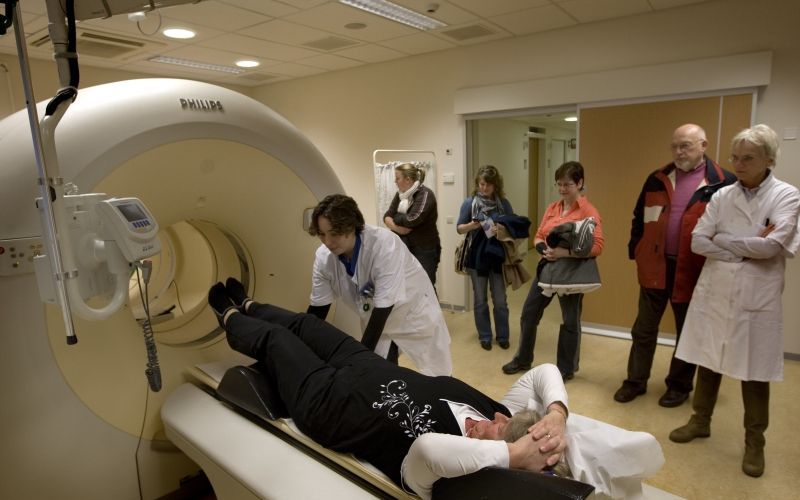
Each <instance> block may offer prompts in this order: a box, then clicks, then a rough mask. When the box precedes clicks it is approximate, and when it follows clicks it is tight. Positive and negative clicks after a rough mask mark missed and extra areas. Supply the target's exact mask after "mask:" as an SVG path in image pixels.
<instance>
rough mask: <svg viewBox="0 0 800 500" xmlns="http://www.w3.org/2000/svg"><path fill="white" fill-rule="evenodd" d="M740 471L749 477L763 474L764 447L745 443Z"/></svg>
mask: <svg viewBox="0 0 800 500" xmlns="http://www.w3.org/2000/svg"><path fill="white" fill-rule="evenodd" d="M742 471H743V472H744V473H745V474H747V475H748V476H751V477H761V475H762V474H764V447H763V446H749V445H745V449H744V458H743V459H742Z"/></svg>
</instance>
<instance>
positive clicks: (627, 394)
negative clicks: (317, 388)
mask: <svg viewBox="0 0 800 500" xmlns="http://www.w3.org/2000/svg"><path fill="white" fill-rule="evenodd" d="M646 392H647V388H646V387H635V386H632V385H626V384H622V387H620V388H619V389H617V392H615V393H614V401H617V402H619V403H628V402H630V401H633V400H634V399H636V396H641V395H642V394H644V393H646Z"/></svg>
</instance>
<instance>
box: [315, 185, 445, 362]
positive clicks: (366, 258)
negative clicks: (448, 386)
mask: <svg viewBox="0 0 800 500" xmlns="http://www.w3.org/2000/svg"><path fill="white" fill-rule="evenodd" d="M309 233H310V234H312V235H314V236H318V237H319V239H320V240H321V241H322V245H320V247H319V248H318V249H317V252H316V257H315V259H314V269H313V272H312V277H311V299H310V305H309V308H308V312H309V313H311V314H315V315H317V316H318V317H320V318H322V319H325V317H326V316H327V314H328V310H329V309H330V305H331V303H332V302H333V300H334V298H338V299H340V300H341V302H342V303H344V304H346V305H347V307H349V308H350V309H352V310H354V311H355V312H356V313H357V314H358V315H359V316H360V319H361V327H362V329H363V331H364V333H363V336H362V338H361V342H362V343H363V344H364V345H365V346H367V347H368V348H370V349H373V350H374V351H375V352H376V353H377V354H379V355H381V356H383V357H387V354H388V353H389V346H390V343H391V342H394V343H395V344H397V345H398V346H399V347H400V349H401V350H402V351H403V352H404V353H406V354H407V355H408V357H409V358H411V360H412V361H413V362H414V364H415V365H416V367H417V368H418V369H419V370H420V371H421V372H422V373H424V374H426V375H450V374H451V373H452V361H451V358H450V334H449V332H448V330H447V325H446V324H445V321H444V316H443V315H442V309H441V307H440V306H439V301H438V299H437V298H436V292H435V291H434V289H433V285H432V284H431V281H430V279H429V278H428V275H427V274H426V273H425V270H424V269H423V268H422V266H421V265H420V263H419V261H417V259H416V258H415V257H414V256H413V255H412V254H411V252H410V251H409V250H408V247H407V246H406V245H405V244H404V243H403V242H402V241H401V240H400V237H399V236H397V235H396V234H394V233H393V232H391V231H389V230H388V229H384V228H378V227H374V226H368V225H366V224H364V217H363V215H362V214H361V211H360V210H359V209H358V205H357V204H356V202H355V200H353V199H352V198H350V197H349V196H345V195H340V194H334V195H330V196H327V197H325V199H323V200H322V201H321V202H320V203H319V204H318V205H317V206H316V208H315V209H314V212H313V213H312V216H311V225H310V227H309Z"/></svg>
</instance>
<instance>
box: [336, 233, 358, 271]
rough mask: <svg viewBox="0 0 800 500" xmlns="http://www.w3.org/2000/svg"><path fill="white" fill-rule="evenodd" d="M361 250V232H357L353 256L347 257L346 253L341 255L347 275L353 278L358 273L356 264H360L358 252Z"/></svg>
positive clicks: (340, 259)
mask: <svg viewBox="0 0 800 500" xmlns="http://www.w3.org/2000/svg"><path fill="white" fill-rule="evenodd" d="M360 252H361V233H360V232H357V233H356V244H355V246H354V247H353V258H352V259H349V260H348V259H347V257H345V256H344V255H340V256H339V261H340V262H341V263H342V264H343V265H344V269H345V271H347V275H348V276H350V277H351V278H352V277H353V275H354V274H355V273H356V266H357V265H358V254H359V253H360Z"/></svg>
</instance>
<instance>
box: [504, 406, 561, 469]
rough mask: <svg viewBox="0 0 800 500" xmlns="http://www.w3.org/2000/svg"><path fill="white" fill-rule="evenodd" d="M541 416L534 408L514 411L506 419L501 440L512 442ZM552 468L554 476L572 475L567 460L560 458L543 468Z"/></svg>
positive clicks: (525, 432) (526, 431)
mask: <svg viewBox="0 0 800 500" xmlns="http://www.w3.org/2000/svg"><path fill="white" fill-rule="evenodd" d="M541 419H542V417H541V415H539V412H537V411H534V410H522V411H519V412H517V413H515V414H514V415H513V416H512V417H511V419H510V420H509V421H508V424H507V425H506V430H505V431H504V432H503V441H505V442H507V443H513V442H514V441H516V440H517V439H519V438H521V437H522V436H524V435H525V434H527V433H528V429H530V427H531V426H532V425H533V424H535V423H536V422H538V421H539V420H541ZM548 469H549V470H552V471H553V472H554V473H555V475H556V476H559V477H568V478H571V477H572V471H571V470H570V468H569V465H567V462H566V461H564V460H563V456H562V460H560V461H559V462H558V463H557V464H555V465H554V466H552V467H548V468H546V469H545V470H548Z"/></svg>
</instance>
